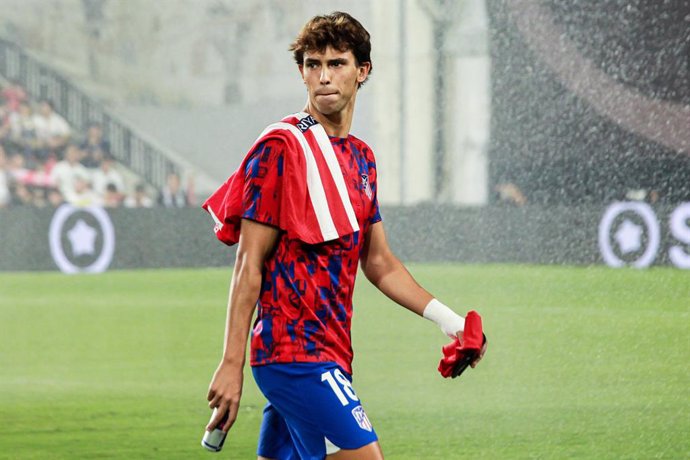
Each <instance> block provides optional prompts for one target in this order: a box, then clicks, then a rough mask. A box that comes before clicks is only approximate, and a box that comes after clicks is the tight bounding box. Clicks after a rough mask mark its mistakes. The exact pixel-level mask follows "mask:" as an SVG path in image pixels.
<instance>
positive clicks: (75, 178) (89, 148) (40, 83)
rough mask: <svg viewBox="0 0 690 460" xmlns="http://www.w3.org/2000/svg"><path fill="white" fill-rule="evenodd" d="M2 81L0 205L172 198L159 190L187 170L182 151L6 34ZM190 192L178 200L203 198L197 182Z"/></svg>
mask: <svg viewBox="0 0 690 460" xmlns="http://www.w3.org/2000/svg"><path fill="white" fill-rule="evenodd" d="M0 87H1V88H2V91H1V92H0V96H1V100H0V103H1V106H0V147H2V150H1V152H2V153H1V155H0V207H7V206H28V205H33V206H37V207H44V206H55V205H59V204H60V203H62V202H64V201H67V202H70V203H73V204H81V205H93V204H97V205H107V206H109V207H119V206H121V205H123V204H124V203H125V202H127V203H128V204H129V206H142V207H149V205H151V204H153V203H156V202H160V203H161V204H163V203H164V202H165V200H164V199H163V198H162V197H161V198H160V199H156V197H157V196H158V195H161V194H162V193H163V192H164V190H165V189H166V188H167V186H168V185H167V184H168V178H169V177H170V176H171V175H175V176H176V177H178V178H179V177H183V176H184V172H185V171H186V170H187V169H189V165H188V164H187V163H186V162H185V161H184V160H182V159H181V158H179V157H177V156H176V154H175V153H174V152H172V151H170V150H169V149H167V148H164V147H162V146H160V145H157V144H156V142H155V141H153V140H152V139H149V138H147V137H146V134H145V133H143V132H140V131H137V130H136V129H135V128H133V127H131V126H129V125H128V124H127V123H126V122H125V121H124V120H120V119H118V117H117V116H116V115H114V114H113V113H110V111H109V110H108V109H107V108H106V107H104V106H103V105H102V104H100V103H99V102H98V101H97V100H95V99H93V98H91V97H89V96H88V95H87V94H85V93H84V92H83V91H81V90H80V89H79V88H77V87H76V86H75V85H74V84H72V83H71V82H70V81H68V80H67V79H66V78H64V77H63V76H62V75H60V74H59V73H58V72H56V71H54V70H53V69H51V68H49V67H48V66H46V65H44V64H42V63H41V62H39V61H38V60H37V59H35V58H34V57H33V56H31V55H29V54H28V53H27V52H26V51H24V50H22V49H21V48H20V47H18V46H17V45H15V44H14V43H11V42H9V41H6V40H4V39H0ZM77 171H78V172H77ZM202 180H203V178H202ZM128 184H129V187H127V185H128ZM75 192H77V193H76V194H75ZM186 192H187V193H186V195H185V196H184V197H183V199H182V200H179V199H178V200H176V203H182V204H183V205H190V204H194V203H195V198H194V196H192V194H193V187H191V186H189V185H188V186H187V187H186ZM177 206H179V204H177Z"/></svg>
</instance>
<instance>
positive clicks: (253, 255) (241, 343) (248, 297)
mask: <svg viewBox="0 0 690 460" xmlns="http://www.w3.org/2000/svg"><path fill="white" fill-rule="evenodd" d="M278 235H279V231H278V229H277V228H275V227H271V226H268V225H264V224H260V223H258V222H254V221H252V220H248V219H242V224H241V230H240V240H239V243H238V247H237V256H236V261H235V269H234V271H233V274H232V281H231V283H230V295H229V299H228V312H227V321H226V325H225V341H224V345H223V358H222V360H221V362H220V364H219V365H218V368H217V369H216V372H215V373H214V375H213V379H212V380H211V384H210V385H209V390H208V396H207V399H208V401H209V407H210V408H212V409H213V408H215V407H218V412H217V414H216V417H215V418H214V419H213V420H211V421H210V422H209V424H208V426H207V427H206V429H207V431H211V430H213V429H214V428H215V427H216V425H218V423H219V422H220V421H221V420H222V419H223V418H224V417H225V416H226V413H228V419H227V422H226V423H225V424H224V425H223V427H222V429H223V431H225V432H227V431H228V430H229V429H230V427H231V426H232V424H233V423H234V422H235V419H236V418H237V411H238V409H239V406H240V398H241V396H242V381H243V370H244V363H245V357H246V350H247V339H248V336H249V329H250V327H251V321H252V316H253V315H254V309H255V308H256V302H257V300H258V299H259V294H260V292H261V271H262V268H263V265H264V261H265V260H266V258H267V257H268V256H269V254H270V253H271V251H273V249H274V247H275V245H276V242H277V240H278Z"/></svg>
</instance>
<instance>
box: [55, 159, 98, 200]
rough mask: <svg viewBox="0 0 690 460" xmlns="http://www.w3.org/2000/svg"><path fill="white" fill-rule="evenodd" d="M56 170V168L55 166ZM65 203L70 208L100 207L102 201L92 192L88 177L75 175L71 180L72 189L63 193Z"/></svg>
mask: <svg viewBox="0 0 690 460" xmlns="http://www.w3.org/2000/svg"><path fill="white" fill-rule="evenodd" d="M55 167H56V168H57V166H55ZM64 196H65V201H67V202H68V203H69V204H71V205H72V206H77V207H88V206H102V205H103V199H102V198H101V197H100V196H99V195H98V194H97V193H96V192H94V191H93V190H91V183H90V182H89V178H88V177H84V176H81V175H78V174H77V175H75V176H74V177H73V178H72V189H71V190H68V191H66V192H65V193H64Z"/></svg>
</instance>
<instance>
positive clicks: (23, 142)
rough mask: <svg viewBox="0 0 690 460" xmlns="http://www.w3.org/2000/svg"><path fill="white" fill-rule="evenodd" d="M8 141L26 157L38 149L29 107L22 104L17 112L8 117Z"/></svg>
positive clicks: (24, 103) (34, 126) (34, 124)
mask: <svg viewBox="0 0 690 460" xmlns="http://www.w3.org/2000/svg"><path fill="white" fill-rule="evenodd" d="M9 126H10V141H12V143H13V144H15V145H16V146H17V147H20V148H21V149H22V151H23V152H24V153H25V154H26V155H31V154H32V153H33V152H34V151H35V150H36V149H38V147H39V142H38V135H37V134H36V123H35V122H34V117H33V112H32V110H31V106H30V105H29V104H28V103H26V102H22V103H21V104H20V105H19V110H18V111H17V112H14V113H12V114H11V115H10V119H9Z"/></svg>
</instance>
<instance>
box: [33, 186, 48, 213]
mask: <svg viewBox="0 0 690 460" xmlns="http://www.w3.org/2000/svg"><path fill="white" fill-rule="evenodd" d="M29 192H30V193H31V204H32V205H33V206H35V207H37V208H45V207H46V206H48V200H47V199H46V189H45V188H44V187H30V188H29Z"/></svg>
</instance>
